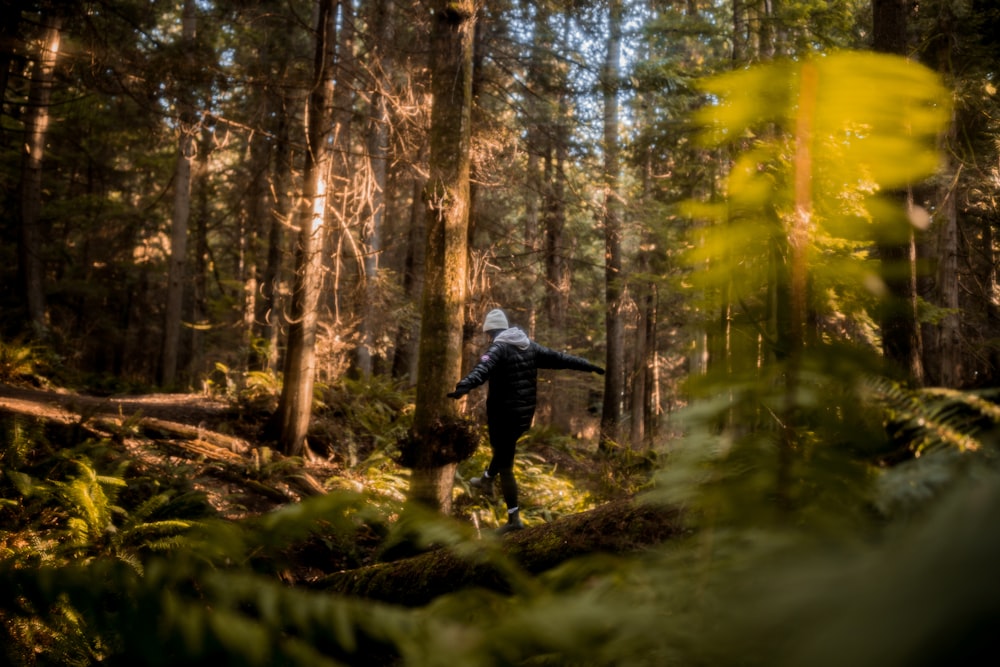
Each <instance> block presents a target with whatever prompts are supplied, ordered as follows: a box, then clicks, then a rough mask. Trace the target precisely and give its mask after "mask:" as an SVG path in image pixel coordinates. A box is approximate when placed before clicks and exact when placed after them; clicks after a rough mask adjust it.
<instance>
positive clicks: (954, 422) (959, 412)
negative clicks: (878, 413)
mask: <svg viewBox="0 0 1000 667" xmlns="http://www.w3.org/2000/svg"><path fill="white" fill-rule="evenodd" d="M865 387H866V391H867V392H868V393H869V394H870V396H871V398H872V400H873V401H874V402H875V403H876V404H877V405H879V406H881V407H882V408H883V410H884V411H885V421H886V423H887V424H888V425H890V426H891V427H892V428H893V429H894V430H895V431H897V432H898V433H900V434H901V437H904V438H906V439H907V440H908V442H907V443H906V444H907V446H908V447H909V448H910V449H911V450H912V451H913V452H914V453H915V454H916V455H918V456H919V455H921V454H923V453H925V452H927V451H930V450H933V449H936V448H941V447H945V448H953V449H956V450H958V451H960V452H972V451H977V450H979V449H980V448H981V447H982V446H983V441H982V439H981V435H982V434H983V433H984V432H986V431H987V430H988V429H989V428H995V427H996V426H997V425H998V424H1000V405H998V404H997V403H996V402H994V401H993V400H990V396H991V394H977V393H974V392H969V391H960V390H957V389H946V388H939V387H934V388H927V389H909V388H907V387H904V386H902V385H900V384H899V383H897V382H893V381H892V380H889V379H887V378H868V380H867V381H866V383H865Z"/></svg>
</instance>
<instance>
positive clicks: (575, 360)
mask: <svg viewBox="0 0 1000 667" xmlns="http://www.w3.org/2000/svg"><path fill="white" fill-rule="evenodd" d="M538 348H539V349H538V356H537V357H536V363H537V365H538V367H539V368H556V369H559V368H565V369H569V370H573V371H584V372H588V373H597V374H598V375H604V369H603V368H601V367H600V366H597V365H595V364H592V363H590V362H589V361H587V360H586V359H584V358H583V357H576V356H573V355H572V354H569V353H567V352H557V351H556V350H550V349H549V348H547V347H545V346H544V345H539V346H538Z"/></svg>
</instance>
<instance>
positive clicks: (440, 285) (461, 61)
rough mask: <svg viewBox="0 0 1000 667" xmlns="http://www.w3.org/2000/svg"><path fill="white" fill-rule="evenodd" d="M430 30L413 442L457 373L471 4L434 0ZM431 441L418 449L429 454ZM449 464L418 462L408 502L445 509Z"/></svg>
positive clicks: (450, 408)
mask: <svg viewBox="0 0 1000 667" xmlns="http://www.w3.org/2000/svg"><path fill="white" fill-rule="evenodd" d="M433 11H434V18H433V27H432V33H431V44H430V47H431V54H432V64H431V89H432V92H433V95H434V101H433V106H432V109H431V136H430V151H431V152H430V178H429V179H428V182H427V186H426V189H425V192H424V199H425V201H426V203H427V252H426V262H427V264H426V276H425V282H424V293H423V303H422V307H421V313H422V321H421V329H420V359H419V362H418V370H417V399H416V409H415V412H414V418H413V430H414V434H415V436H416V439H417V440H418V441H426V440H427V439H428V438H431V437H433V435H432V434H433V426H434V424H435V423H436V422H437V421H438V420H439V419H440V418H441V417H442V416H450V415H454V414H455V412H456V409H455V403H454V401H452V400H451V399H449V398H448V397H447V393H448V392H449V391H451V390H452V388H454V386H455V383H456V382H458V380H459V379H460V375H461V371H462V330H463V325H464V312H465V290H466V276H467V272H468V249H467V247H466V243H467V234H468V225H469V170H470V153H469V150H470V140H471V134H470V131H471V130H470V118H471V109H472V45H473V39H474V32H475V3H473V2H472V0H458V1H449V0H436V2H435V3H434V4H433ZM433 449H434V447H433V446H431V445H430V444H426V445H424V446H423V447H421V449H420V451H421V452H422V453H424V452H425V453H426V454H427V455H428V456H429V455H430V454H431V453H432V450H433ZM454 473H455V464H451V465H447V466H443V467H441V466H434V465H432V464H431V463H430V462H429V461H418V462H417V465H416V466H415V468H414V470H413V473H412V475H411V484H410V500H411V501H414V502H418V503H422V504H425V505H427V506H430V507H434V508H437V509H439V510H441V511H442V512H444V513H449V512H450V511H451V492H452V484H453V481H454Z"/></svg>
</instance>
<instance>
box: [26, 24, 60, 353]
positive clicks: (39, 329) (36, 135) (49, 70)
mask: <svg viewBox="0 0 1000 667" xmlns="http://www.w3.org/2000/svg"><path fill="white" fill-rule="evenodd" d="M42 21H43V28H44V31H45V32H44V37H43V40H42V46H41V48H40V49H39V52H38V53H37V54H36V59H35V64H34V66H33V68H32V74H31V87H30V89H29V91H28V105H27V110H26V112H25V119H24V135H25V139H24V154H23V158H22V161H21V193H20V194H21V234H20V247H19V249H18V255H19V259H20V271H21V280H22V283H23V288H24V296H25V303H26V304H27V307H28V322H29V323H30V325H31V329H32V334H33V335H35V336H36V337H38V338H44V337H45V335H46V334H47V331H48V326H49V325H48V315H47V313H46V303H45V284H44V267H43V262H42V245H43V243H42V241H43V237H44V234H43V233H42V230H41V224H42V160H43V158H44V156H45V137H46V133H47V132H48V126H49V105H50V104H51V99H52V86H53V84H54V75H55V67H56V60H57V58H58V55H59V41H60V30H61V28H62V17H61V16H59V15H57V14H55V13H54V12H53V11H52V10H51V9H50V10H49V11H47V12H45V13H44V15H43V17H42Z"/></svg>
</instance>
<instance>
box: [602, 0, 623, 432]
mask: <svg viewBox="0 0 1000 667" xmlns="http://www.w3.org/2000/svg"><path fill="white" fill-rule="evenodd" d="M622 18H623V6H622V0H609V3H608V35H607V42H606V51H605V60H604V67H603V69H602V71H601V94H602V97H603V102H604V116H603V120H604V171H603V174H604V184H603V185H604V216H603V223H604V275H605V278H604V283H605V289H604V294H605V300H606V303H605V308H606V309H607V310H606V312H605V328H606V329H607V346H608V347H607V373H606V374H605V376H604V405H603V409H602V411H601V435H600V443H599V447H600V449H601V450H602V451H609V450H610V449H611V447H612V446H613V445H614V443H616V442H617V441H618V439H619V437H620V436H619V427H620V423H621V414H622V400H623V396H624V391H625V322H624V319H623V317H624V314H623V312H622V309H623V299H624V290H625V281H624V275H623V273H622V227H623V221H622V216H623V214H624V207H623V206H622V195H621V192H620V186H619V180H620V179H619V170H620V168H621V164H620V163H621V159H620V147H619V139H618V131H619V127H618V123H619V110H618V94H619V79H620V77H621V39H622Z"/></svg>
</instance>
